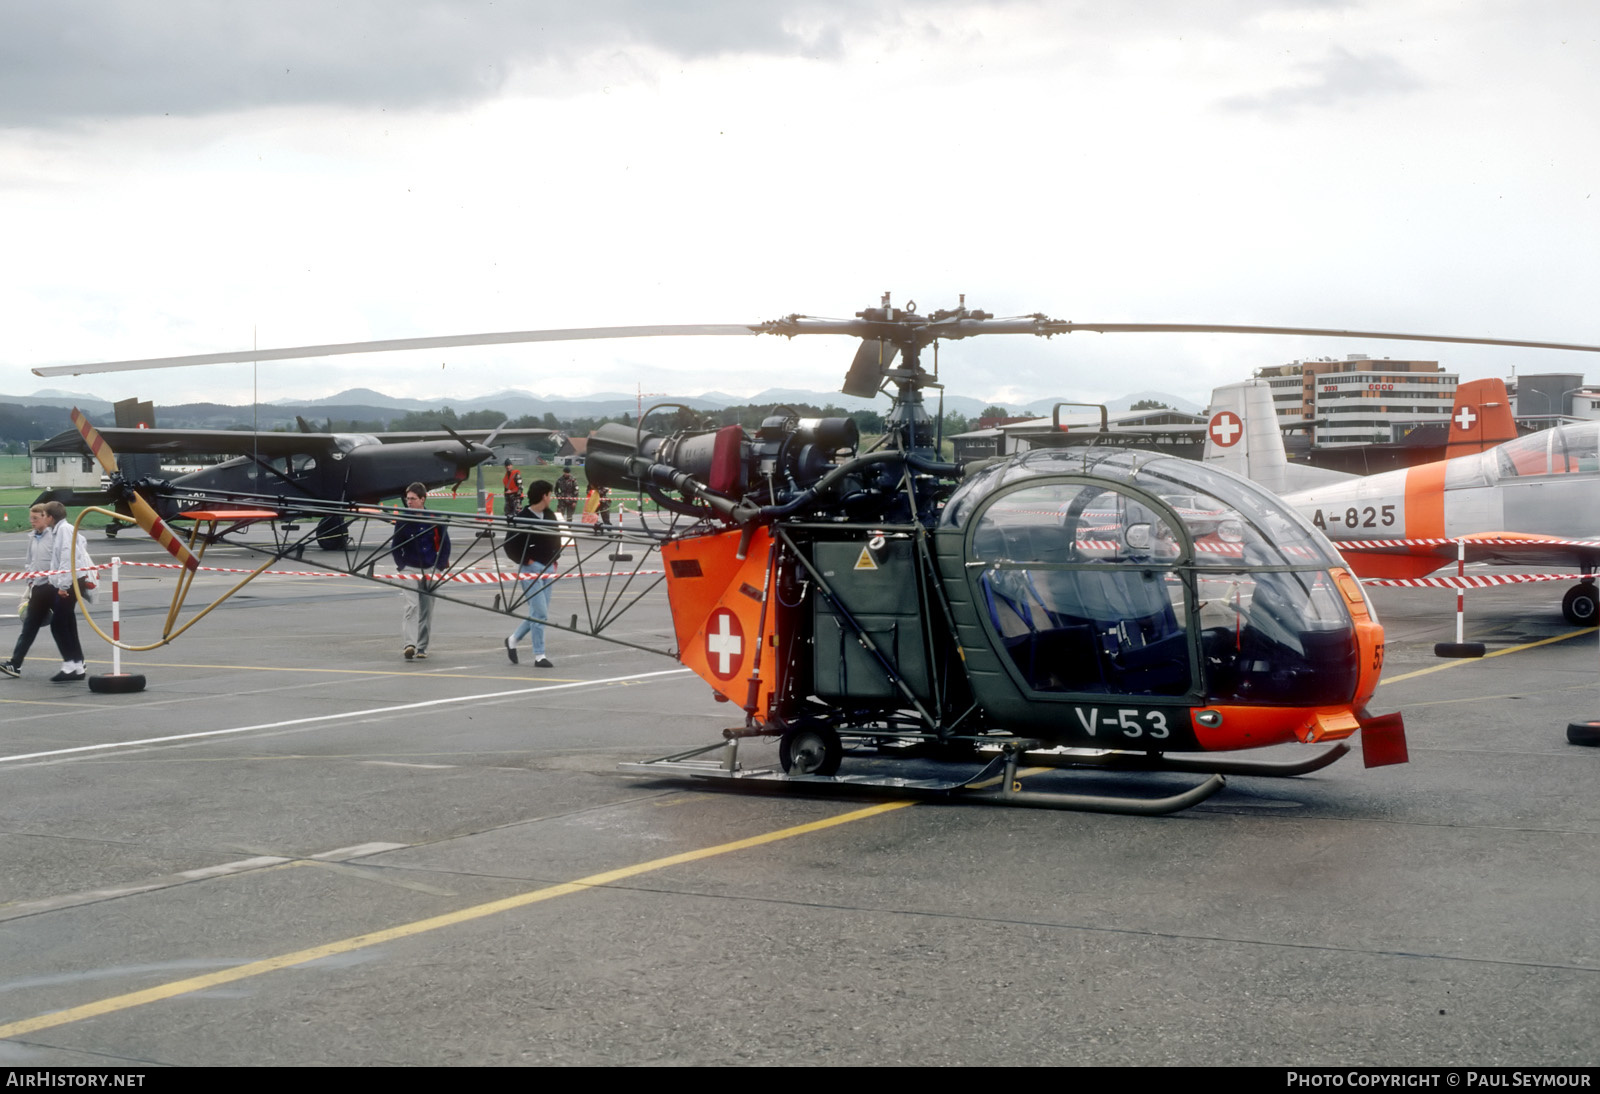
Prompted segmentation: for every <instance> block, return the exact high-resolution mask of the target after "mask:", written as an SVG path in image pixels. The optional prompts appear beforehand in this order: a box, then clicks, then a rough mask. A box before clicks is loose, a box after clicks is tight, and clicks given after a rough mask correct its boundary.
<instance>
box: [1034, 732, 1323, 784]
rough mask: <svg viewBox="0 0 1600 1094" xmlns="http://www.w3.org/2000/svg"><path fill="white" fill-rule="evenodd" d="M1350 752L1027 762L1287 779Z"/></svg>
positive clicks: (1049, 755) (1057, 757)
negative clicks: (1280, 759)
mask: <svg viewBox="0 0 1600 1094" xmlns="http://www.w3.org/2000/svg"><path fill="white" fill-rule="evenodd" d="M1349 754H1350V746H1349V745H1347V744H1345V743H1344V742H1343V741H1340V742H1339V743H1338V744H1336V745H1334V746H1333V747H1331V748H1328V749H1324V750H1323V751H1321V752H1319V753H1317V754H1316V755H1315V756H1311V757H1309V758H1307V759H1304V760H1293V761H1291V762H1289V763H1272V762H1270V761H1267V760H1223V759H1215V760H1212V759H1205V758H1202V757H1198V756H1196V757H1189V756H1167V755H1163V754H1160V753H1142V752H1109V753H1100V754H1082V753H1073V752H1070V751H1068V752H1059V753H1058V752H1030V753H1029V754H1028V756H1027V762H1028V763H1030V764H1032V765H1034V766H1035V767H1099V768H1105V769H1107V770H1111V771H1181V772H1187V773H1189V774H1194V775H1254V776H1257V777H1261V778H1278V779H1288V778H1293V777H1294V776H1296V775H1309V774H1310V773H1311V772H1313V771H1321V770H1322V769H1323V768H1325V767H1327V766H1328V765H1329V764H1331V763H1334V762H1335V761H1337V760H1341V759H1343V758H1344V757H1345V756H1348V755H1349Z"/></svg>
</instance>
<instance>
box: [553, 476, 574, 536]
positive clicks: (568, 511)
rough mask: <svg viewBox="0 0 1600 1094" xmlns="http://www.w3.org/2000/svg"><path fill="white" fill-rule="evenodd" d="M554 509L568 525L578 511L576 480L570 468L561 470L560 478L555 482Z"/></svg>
mask: <svg viewBox="0 0 1600 1094" xmlns="http://www.w3.org/2000/svg"><path fill="white" fill-rule="evenodd" d="M556 509H557V510H558V511H559V512H560V513H561V519H562V520H564V521H567V522H569V523H570V522H571V520H572V514H573V513H575V512H577V510H578V480H577V479H575V478H573V477H572V468H571V467H564V468H562V469H561V477H560V478H559V479H557V480H556Z"/></svg>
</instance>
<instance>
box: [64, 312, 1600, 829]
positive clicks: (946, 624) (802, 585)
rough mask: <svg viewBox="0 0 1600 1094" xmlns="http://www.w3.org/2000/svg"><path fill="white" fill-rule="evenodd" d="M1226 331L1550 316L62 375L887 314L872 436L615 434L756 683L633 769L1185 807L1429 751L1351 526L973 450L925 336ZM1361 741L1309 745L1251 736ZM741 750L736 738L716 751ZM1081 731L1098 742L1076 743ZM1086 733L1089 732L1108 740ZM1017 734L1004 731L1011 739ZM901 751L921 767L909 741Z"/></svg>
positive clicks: (691, 609)
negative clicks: (940, 410) (1024, 779)
mask: <svg viewBox="0 0 1600 1094" xmlns="http://www.w3.org/2000/svg"><path fill="white" fill-rule="evenodd" d="M1075 331H1097V332H1102V333H1112V332H1123V333H1130V332H1148V333H1154V332H1176V331H1214V332H1233V333H1258V334H1301V335H1318V336H1328V337H1363V338H1392V339H1405V340H1420V341H1447V342H1477V343H1484V344H1491V345H1518V346H1535V347H1543V348H1550V349H1566V350H1582V351H1585V352H1595V351H1596V350H1597V349H1600V347H1595V346H1578V345H1567V344H1555V343H1545V342H1513V341H1509V340H1496V339H1477V338H1455V337H1449V336H1434V335H1406V334H1383V333H1378V332H1360V331H1343V330H1332V329H1321V328H1282V327H1237V326H1217V325H1197V324H1147V323H1136V324H1128V323H1119V324H1090V323H1075V322H1063V321H1060V320H1054V319H1050V318H1048V317H1045V316H1043V315H1031V316H1019V317H1013V318H1002V319H997V318H995V317H994V316H991V315H988V314H986V313H984V312H981V311H978V310H976V309H969V308H967V307H966V306H965V303H964V302H963V303H962V304H961V305H960V306H958V307H957V308H955V309H951V310H944V311H935V312H932V313H930V314H926V315H924V314H919V313H918V312H917V311H916V308H915V305H911V306H908V307H907V308H905V309H897V308H894V307H892V306H890V304H889V301H888V299H887V297H886V298H885V299H884V301H883V304H882V306H880V307H877V308H869V309H867V310H865V311H862V312H858V313H856V317H855V318H854V319H838V320H835V319H818V318H813V317H807V316H799V315H791V316H787V317H785V318H782V319H778V320H773V321H771V322H766V323H756V324H741V325H721V326H704V325H702V326H671V327H618V328H595V329H581V330H580V329H573V330H546V331H515V332H504V333H499V334H475V335H460V336H451V337H447V338H427V339H402V340H391V341H386V342H380V343H347V344H340V345H329V346H308V347H300V348H296V349H283V350H251V351H241V352H239V353H224V354H209V355H205V356H203V357H198V358H164V359H156V360H149V361H129V362H112V363H109V364H103V365H93V366H62V367H59V368H52V369H38V370H35V371H36V372H39V373H40V374H41V375H56V374H63V373H74V374H75V373H81V372H91V371H117V370H122V369H137V368H147V367H169V366H176V365H185V364H202V363H210V362H222V361H228V360H263V361H266V360H282V359H288V358H294V357H312V356H325V355H328V354H332V353H359V352H367V351H369V350H377V349H383V350H396V349H408V348H424V347H425V348H440V347H444V346H452V345H462V346H464V345H485V344H501V343H510V342H540V341H556V340H570V339H580V338H614V337H644V336H661V335H696V336H706V335H759V334H777V335H782V336H785V337H792V336H795V335H801V334H831V335H842V336H849V337H854V338H857V339H860V345H859V348H858V350H857V352H856V354H855V357H854V360H853V362H852V364H851V366H850V369H849V372H848V375H847V376H846V379H845V383H844V386H843V390H844V392H845V393H846V394H850V395H857V396H864V397H872V396H874V395H876V394H878V393H879V392H880V391H888V393H889V394H890V397H891V400H892V406H891V408H890V410H889V413H888V414H887V416H886V433H885V435H884V437H883V439H882V440H881V441H880V442H879V443H878V444H877V445H876V446H875V447H874V448H873V449H871V450H868V451H861V449H860V444H859V438H858V437H857V434H856V430H855V426H854V424H853V423H852V422H851V421H849V420H848V419H821V420H816V419H811V420H806V419H800V418H799V417H798V416H797V415H795V414H793V413H792V412H786V411H785V408H776V409H775V410H774V412H773V413H772V415H771V416H770V417H769V418H768V419H767V420H766V421H765V422H763V424H762V425H761V427H760V428H759V429H758V430H756V431H755V432H754V433H747V432H746V431H745V430H744V429H742V428H740V427H738V426H728V427H725V428H721V429H718V428H715V427H710V428H706V429H688V430H683V431H680V432H677V433H673V434H671V435H660V434H656V433H652V432H649V431H647V430H645V429H644V427H643V422H641V424H640V425H639V426H624V425H609V426H605V427H602V428H601V429H600V430H598V431H596V433H595V434H594V435H592V436H591V438H590V442H589V458H588V475H589V480H590V482H591V483H593V484H596V485H601V486H609V487H611V488H612V489H614V490H615V489H629V490H637V491H639V492H641V493H643V494H646V495H649V497H650V498H652V499H653V500H654V501H655V502H656V503H657V504H658V505H659V506H660V507H661V508H662V509H664V510H666V511H668V512H670V513H673V514H675V515H676V516H677V518H678V520H679V524H678V525H677V526H676V527H674V528H673V529H671V530H668V531H666V532H663V533H662V534H661V536H660V540H659V545H660V549H661V555H662V559H663V562H664V563H665V567H666V580H667V586H668V595H669V598H670V601H671V610H672V617H673V624H674V628H675V630H676V634H677V640H678V650H677V655H678V657H679V659H680V660H681V661H682V662H683V663H684V664H685V665H687V666H688V667H690V668H692V669H693V670H694V671H695V672H696V673H698V674H699V675H700V676H701V677H702V678H703V679H704V680H705V681H706V682H707V683H708V684H709V685H710V686H711V688H712V689H713V691H714V692H715V694H716V695H717V697H718V698H719V699H722V700H724V701H727V702H730V703H733V704H736V705H737V706H738V707H739V708H741V709H742V710H743V713H744V719H743V724H742V725H740V726H737V727H733V728H730V729H728V730H725V731H724V740H723V741H719V742H717V743H716V744H713V745H708V746H706V747H705V748H702V749H696V750H692V751H690V752H685V753H680V754H678V755H675V756H669V757H663V758H662V759H660V760H656V761H650V762H648V763H642V764H632V765H624V767H625V769H626V770H630V771H635V772H641V773H646V774H652V775H663V774H688V775H692V776H697V777H699V776H704V777H725V778H735V779H738V778H756V779H773V780H780V781H787V782H791V783H792V782H818V781H822V782H832V783H834V784H837V783H838V782H840V781H848V782H849V783H850V784H851V785H857V786H859V785H865V784H873V785H877V786H879V787H881V788H883V789H885V790H887V791H888V792H891V793H897V794H907V793H910V794H951V793H964V794H974V795H978V796H980V797H993V798H997V799H998V800H1000V801H1002V802H1004V803H1007V804H1019V805H1048V806H1055V807H1065V808H1078V809H1096V810H1105V811H1111V812H1130V813H1160V812H1169V811H1172V810H1174V809H1181V808H1184V807H1186V806H1188V805H1192V804H1194V803H1195V802H1197V801H1200V800H1203V799H1204V798H1205V797H1207V796H1208V795H1210V794H1211V793H1214V792H1215V791H1216V790H1217V789H1218V788H1220V786H1221V785H1222V775H1223V774H1224V773H1241V774H1257V775H1292V774H1300V773H1304V772H1306V771H1310V770H1315V769H1317V768H1319V767H1321V766H1324V765H1326V764H1327V763H1331V762H1332V761H1333V760H1335V759H1337V758H1339V757H1340V756H1341V755H1343V754H1344V753H1345V752H1347V751H1348V747H1347V746H1346V745H1345V744H1343V741H1344V740H1345V739H1346V738H1349V737H1351V736H1353V735H1355V734H1357V733H1358V732H1359V733H1360V734H1361V742H1362V752H1363V759H1364V761H1365V762H1366V764H1367V766H1369V767H1375V766H1380V765H1384V764H1391V763H1403V762H1405V760H1406V758H1407V757H1406V750H1405V737H1404V728H1403V724H1402V721H1401V718H1400V716H1399V715H1398V714H1390V715H1380V716H1373V715H1371V714H1369V712H1368V711H1367V706H1366V704H1367V703H1368V701H1369V700H1370V699H1371V697H1372V695H1373V693H1374V690H1375V689H1376V687H1377V683H1378V679H1379V676H1380V674H1381V672H1382V669H1383V651H1384V640H1383V630H1382V628H1381V627H1380V626H1379V624H1378V620H1377V618H1376V615H1375V613H1374V612H1373V610H1372V607H1371V605H1370V604H1369V603H1368V601H1367V599H1366V597H1365V595H1364V594H1363V592H1362V590H1361V587H1360V584H1359V583H1358V582H1357V581H1356V579H1355V578H1354V577H1353V576H1352V575H1351V574H1350V573H1349V572H1348V571H1347V570H1346V568H1345V567H1344V565H1343V563H1342V562H1341V560H1340V559H1339V556H1338V555H1337V554H1336V553H1335V551H1334V550H1333V548H1332V546H1331V545H1330V544H1329V542H1328V540H1327V539H1326V537H1325V536H1324V535H1323V534H1322V533H1321V532H1320V531H1318V530H1317V529H1316V528H1315V527H1313V526H1312V524H1311V523H1310V522H1309V521H1307V520H1306V519H1305V518H1304V517H1302V516H1301V515H1299V514H1298V513H1296V512H1295V511H1294V510H1293V509H1292V508H1290V507H1289V506H1287V505H1286V504H1284V503H1283V502H1282V501H1280V500H1278V498H1276V497H1275V496H1274V495H1272V494H1271V493H1269V492H1268V491H1267V490H1265V489H1263V488H1262V487H1259V486H1256V485H1255V484H1253V483H1251V482H1250V481H1249V480H1247V479H1244V478H1242V477H1240V476H1237V475H1234V474H1231V473H1229V472H1226V471H1222V470H1219V469H1217V468H1213V467H1207V466H1206V465H1204V464H1200V463H1191V462H1188V461H1183V460H1178V459H1174V458H1171V457H1162V456H1157V455H1152V454H1149V453H1140V452H1133V451H1109V450H1107V449H1104V448H1091V449H1065V448H1063V449H1042V450H1037V451H1033V452H1029V453H1025V454H1023V455H1021V456H1017V457H1012V458H1010V459H1004V460H1000V461H998V462H993V463H988V464H982V463H978V464H973V463H969V464H967V465H965V466H961V465H957V464H952V463H946V462H943V461H941V460H940V459H939V458H938V451H939V436H938V431H937V420H936V419H934V418H932V417H930V416H929V414H928V413H927V412H926V410H925V409H924V407H923V392H924V390H925V389H928V388H937V387H940V386H941V385H939V384H938V380H937V357H935V359H934V366H935V368H934V372H933V373H929V372H928V371H927V370H925V369H924V368H923V366H922V362H921V354H922V351H923V350H924V349H926V348H927V347H928V346H935V347H936V346H937V343H938V342H939V341H942V340H957V339H965V338H970V337H974V336H976V335H980V334H1033V335H1040V336H1046V337H1048V336H1052V335H1056V334H1069V333H1073V332H1075ZM761 736H765V737H776V738H778V742H779V747H778V752H779V757H780V760H781V764H782V767H783V769H784V773H783V774H779V773H777V772H772V771H756V770H745V769H743V768H742V767H741V765H740V762H739V760H738V755H737V748H738V743H739V741H740V740H741V739H743V738H748V737H761ZM1296 742H1298V743H1302V744H1311V743H1331V747H1330V748H1327V749H1324V750H1321V751H1319V752H1318V753H1317V754H1316V755H1315V756H1313V757H1312V758H1310V759H1308V760H1305V761H1303V762H1299V763H1273V762H1266V761H1260V760H1253V759H1249V758H1245V759H1240V758H1236V757H1226V756H1222V755H1219V754H1220V753H1230V752H1237V751H1240V750H1245V749H1254V748H1260V747H1264V746H1270V745H1279V744H1289V743H1296ZM863 748H866V749H870V750H871V751H872V752H873V753H874V755H875V756H876V757H878V760H879V761H880V762H888V763H889V764H890V766H891V767H894V766H895V763H894V762H895V761H899V760H910V759H912V758H914V757H920V756H928V757H932V758H936V759H960V760H965V761H969V764H968V765H967V767H965V768H963V771H968V770H970V768H971V766H972V764H976V765H978V767H979V768H980V769H979V770H977V771H976V773H966V774H962V775H960V776H958V777H956V778H953V779H952V778H948V777H935V778H905V777H896V776H891V777H876V776H872V775H870V774H869V775H868V776H864V777H863V776H855V775H852V776H849V777H845V776H839V775H838V774H837V773H838V771H839V769H840V766H841V763H842V761H843V759H844V757H845V755H846V752H847V750H851V749H854V750H858V751H859V750H862V749H863ZM718 749H721V750H722V753H721V756H720V757H717V756H712V757H711V758H703V757H706V756H707V755H708V754H711V753H713V752H715V751H716V750H718ZM1063 750H1077V751H1076V752H1073V753H1071V754H1068V753H1067V752H1065V751H1063ZM1082 750H1089V754H1084V753H1083V751H1082ZM991 757H992V758H991ZM1024 761H1025V762H1027V763H1029V764H1037V765H1048V766H1076V765H1081V764H1092V765H1097V766H1103V767H1104V766H1110V767H1117V768H1124V769H1138V770H1159V771H1185V772H1196V773H1205V774H1209V775H1210V776H1211V777H1210V778H1209V779H1208V780H1206V781H1205V782H1204V783H1202V784H1201V785H1199V786H1197V787H1195V788H1194V789H1192V790H1190V791H1187V792H1185V793H1182V794H1178V795H1174V796H1171V797H1167V798H1160V799H1149V798H1131V799H1130V798H1124V797H1117V798H1108V797H1091V796H1088V795H1081V794H1072V793H1066V794H1043V793H1039V792H1029V791H1024V790H1023V789H1022V788H1021V782H1020V778H1019V773H1018V770H1017V768H1018V764H1019V762H1024ZM898 770H913V769H908V768H904V767H900V768H898Z"/></svg>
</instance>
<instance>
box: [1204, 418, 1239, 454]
mask: <svg viewBox="0 0 1600 1094" xmlns="http://www.w3.org/2000/svg"><path fill="white" fill-rule="evenodd" d="M1206 430H1207V432H1209V433H1210V434H1211V439H1212V440H1213V441H1216V442H1217V447H1218V448H1232V447H1233V446H1234V445H1236V444H1238V443H1239V438H1240V437H1242V436H1244V423H1243V422H1241V421H1240V420H1239V415H1237V414H1235V413H1234V412H1233V411H1231V410H1219V411H1217V412H1216V413H1215V414H1213V415H1211V423H1210V424H1209V425H1207V426H1206Z"/></svg>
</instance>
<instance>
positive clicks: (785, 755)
mask: <svg viewBox="0 0 1600 1094" xmlns="http://www.w3.org/2000/svg"><path fill="white" fill-rule="evenodd" d="M843 759H844V745H843V744H842V743H841V742H840V741H839V735H838V734H837V733H835V732H834V731H833V730H831V729H829V728H828V727H827V726H808V727H806V728H804V729H791V730H789V732H787V733H785V734H784V735H783V738H782V739H781V740H780V741H779V742H778V762H779V763H781V764H782V765H783V769H784V771H786V772H788V773H789V774H790V775H835V774H837V773H838V771H839V763H840V761H842V760H843Z"/></svg>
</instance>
